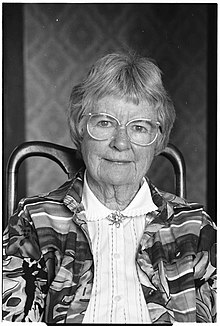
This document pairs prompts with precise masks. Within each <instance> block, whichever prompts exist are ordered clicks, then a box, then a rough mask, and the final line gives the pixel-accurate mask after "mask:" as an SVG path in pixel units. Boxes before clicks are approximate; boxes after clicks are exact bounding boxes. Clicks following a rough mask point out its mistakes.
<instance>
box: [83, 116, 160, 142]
mask: <svg viewBox="0 0 220 326" xmlns="http://www.w3.org/2000/svg"><path fill="white" fill-rule="evenodd" d="M98 114H100V115H106V116H109V117H111V118H113V119H115V120H116V121H117V123H118V126H119V127H121V126H123V125H124V126H125V129H126V133H127V126H128V125H129V124H130V123H131V122H134V121H137V120H144V121H149V122H153V123H154V124H155V125H156V127H157V132H156V135H155V137H154V139H153V140H152V141H151V142H150V143H149V144H146V145H143V144H138V143H136V142H134V141H133V140H132V139H131V138H130V136H129V135H128V133H127V137H128V139H129V141H130V142H131V143H133V144H135V145H138V146H142V147H146V146H150V145H152V144H153V143H154V142H155V140H156V139H157V137H158V128H159V127H161V124H160V122H158V121H155V120H152V119H147V118H135V119H132V120H130V121H128V122H127V123H126V124H122V123H121V122H120V121H119V120H118V119H117V118H116V117H114V116H113V115H111V114H109V113H105V112H93V113H92V112H89V113H87V114H83V115H82V117H84V116H89V119H88V120H87V122H86V129H87V132H88V134H89V135H90V137H92V138H93V139H95V140H98V141H104V140H108V139H109V138H106V139H99V138H96V137H94V136H92V135H91V132H90V131H89V128H88V122H89V120H90V119H91V118H92V116H94V115H98ZM113 138H114V136H112V137H111V138H110V139H113Z"/></svg>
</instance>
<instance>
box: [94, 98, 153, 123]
mask: <svg viewBox="0 0 220 326" xmlns="http://www.w3.org/2000/svg"><path fill="white" fill-rule="evenodd" d="M93 112H95V113H100V112H104V113H109V114H112V115H115V116H117V117H127V116H128V117H131V118H134V117H136V116H137V117H142V118H144V117H145V118H151V119H156V118H157V109H156V108H154V107H153V106H152V105H150V104H149V102H147V101H143V100H140V101H139V103H138V104H135V103H133V101H132V100H128V99H127V98H123V97H119V96H106V97H103V98H102V99H100V100H98V101H96V103H94V105H93V108H92V113H93Z"/></svg>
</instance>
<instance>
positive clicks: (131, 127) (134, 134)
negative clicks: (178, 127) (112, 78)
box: [87, 113, 160, 146]
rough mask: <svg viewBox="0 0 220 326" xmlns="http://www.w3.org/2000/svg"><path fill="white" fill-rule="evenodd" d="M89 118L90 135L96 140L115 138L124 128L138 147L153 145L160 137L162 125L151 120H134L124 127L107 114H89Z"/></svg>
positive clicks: (88, 128)
mask: <svg viewBox="0 0 220 326" xmlns="http://www.w3.org/2000/svg"><path fill="white" fill-rule="evenodd" d="M87 116H89V119H88V121H87V130H88V133H89V135H90V136H91V137H92V138H93V139H96V140H108V139H111V138H114V137H115V135H116V133H117V130H118V128H122V127H123V126H124V127H125V129H126V133H127V136H128V138H129V139H130V141H131V142H132V143H134V144H136V145H140V146H148V145H151V144H153V142H154V141H155V140H156V138H157V136H158V128H159V126H160V123H159V122H157V121H153V120H151V119H133V120H131V121H128V122H127V123H126V124H125V125H122V124H121V123H120V121H119V120H118V119H117V118H115V117H114V116H112V115H110V114H107V113H89V114H88V115H87Z"/></svg>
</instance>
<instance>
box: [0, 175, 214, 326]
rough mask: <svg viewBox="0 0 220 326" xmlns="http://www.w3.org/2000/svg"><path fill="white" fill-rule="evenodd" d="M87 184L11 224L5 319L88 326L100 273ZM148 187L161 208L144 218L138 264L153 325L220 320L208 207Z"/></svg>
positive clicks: (71, 186) (47, 198)
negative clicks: (88, 217)
mask: <svg viewBox="0 0 220 326" xmlns="http://www.w3.org/2000/svg"><path fill="white" fill-rule="evenodd" d="M82 180H83V175H82V173H79V174H78V176H77V177H76V178H74V179H73V180H70V181H67V182H66V183H65V184H64V185H63V186H61V187H60V188H59V189H57V190H55V191H52V192H50V193H48V194H44V195H39V196H34V197H31V198H26V199H24V200H22V201H21V202H20V203H19V205H18V209H17V210H16V212H15V214H14V215H13V216H12V217H11V218H10V221H9V225H8V227H7V228H6V230H5V232H4V243H3V244H4V246H3V247H4V248H3V249H4V252H3V259H4V263H3V278H4V283H3V319H5V320H8V321H14V322H15V321H45V322H47V323H82V321H83V317H84V314H85V311H86V308H87V306H88V303H89V299H90V296H91V291H92V285H93V268H94V267H93V257H92V253H91V241H90V238H89V234H88V228H87V223H86V218H85V213H84V208H83V206H82V203H81V195H82V186H83V181H82ZM148 182H149V186H150V190H151V194H152V198H153V201H154V203H155V204H156V205H157V207H158V210H156V211H155V212H151V213H148V214H147V215H146V219H147V220H148V222H149V221H150V223H146V227H145V231H144V234H143V237H142V239H141V241H140V245H139V249H138V252H137V258H136V263H137V264H138V265H139V267H140V269H141V274H140V275H139V279H140V282H141V285H142V290H143V293H144V297H145V300H146V304H147V306H148V309H149V313H150V317H151V320H152V323H169V324H171V323H173V322H174V321H178V322H215V321H216V260H215V250H216V246H215V243H216V241H215V237H216V227H215V225H214V223H213V222H212V220H211V219H210V218H209V216H208V215H207V214H206V213H205V211H204V210H203V207H202V206H200V205H198V204H190V203H187V202H186V201H185V200H183V199H181V198H178V197H176V196H174V195H171V194H168V193H165V192H162V191H159V190H158V189H157V188H156V187H155V186H153V185H152V184H151V183H150V181H149V180H148ZM70 312H71V316H72V317H71V318H70V317H69V318H68V316H69V315H70ZM72 312H74V317H73V314H72Z"/></svg>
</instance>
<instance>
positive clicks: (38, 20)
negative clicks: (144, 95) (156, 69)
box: [3, 3, 217, 221]
mask: <svg viewBox="0 0 220 326" xmlns="http://www.w3.org/2000/svg"><path fill="white" fill-rule="evenodd" d="M216 38H217V4H204V3H203V4H149V3H146V4H143V3H140V4H134V3H133V4H132V3H129V4H126V3H125V4H100V3H99V4H95V3H94V4H93V3H92V4H65V3H64V4H63V3H62V4H31V3H30V4H15V3H14V4H13V3H8V4H7V3H5V4H3V149H4V153H3V177H5V166H6V162H7V160H8V157H9V154H10V153H11V151H12V150H13V149H14V147H15V146H17V145H19V144H20V143H22V142H24V141H29V140H46V141H52V142H56V143H60V144H63V145H66V146H72V144H71V142H70V139H69V134H68V130H67V125H66V118H65V111H66V108H67V105H68V99H69V95H70V91H71V87H72V86H73V85H74V84H76V83H77V82H78V81H79V80H80V79H81V78H82V76H83V75H84V73H85V72H86V71H87V69H88V68H89V67H90V65H91V64H92V63H93V62H94V61H95V60H96V59H97V58H98V57H100V56H101V55H103V54H106V53H108V52H112V51H116V50H117V49H120V47H121V46H124V47H125V46H129V47H131V48H133V49H134V50H136V51H137V52H139V53H141V54H143V55H146V56H149V57H152V58H153V59H155V60H156V62H157V64H158V65H159V66H160V68H161V69H162V71H163V73H164V74H163V79H164V83H165V86H166V88H167V90H168V92H169V93H170V95H171V97H172V99H173V101H174V104H175V107H176V113H177V120H176V123H175V126H174V129H173V131H172V134H171V139H170V141H171V142H172V143H173V144H174V145H176V146H177V147H178V148H179V149H180V150H181V152H182V153H183V155H184V158H185V161H186V168H187V199H189V200H190V201H196V202H200V203H202V204H204V205H205V208H206V210H207V211H208V213H209V214H210V215H211V216H212V218H213V219H214V220H215V221H216V141H217V140H216V123H217V122H216V121H217V103H216V87H217V62H216V61H217V50H216V47H217V39H216ZM159 160H160V159H159ZM27 161H28V162H27V163H26V164H22V168H21V174H20V177H19V198H21V197H23V196H25V195H32V194H36V193H39V192H44V191H49V190H51V189H53V188H54V187H57V186H58V185H59V184H60V183H62V182H63V178H64V176H63V174H62V173H60V172H59V171H58V168H57V167H56V166H55V164H54V165H53V164H52V163H50V165H49V164H48V161H46V160H45V159H37V161H36V160H35V161H33V160H32V159H28V160H27ZM164 161H165V162H164ZM171 173H172V170H171V168H170V166H169V163H168V162H166V160H163V161H159V162H158V163H157V162H156V163H155V165H153V166H152V169H151V176H152V179H153V181H154V183H155V184H156V185H158V186H159V187H160V188H163V189H164V190H168V191H172V190H173V179H172V178H171V177H170V174H171ZM4 181H5V180H4ZM4 202H5V182H3V203H4Z"/></svg>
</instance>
